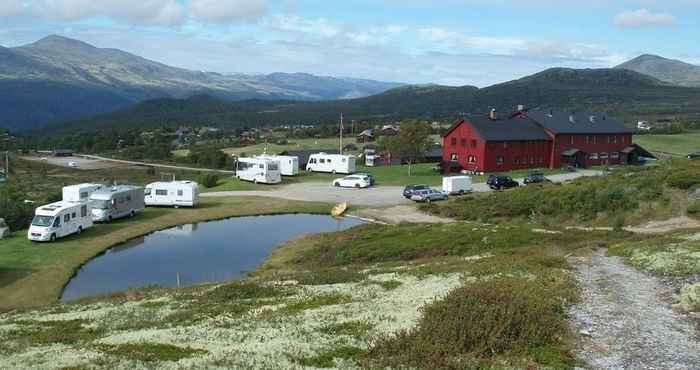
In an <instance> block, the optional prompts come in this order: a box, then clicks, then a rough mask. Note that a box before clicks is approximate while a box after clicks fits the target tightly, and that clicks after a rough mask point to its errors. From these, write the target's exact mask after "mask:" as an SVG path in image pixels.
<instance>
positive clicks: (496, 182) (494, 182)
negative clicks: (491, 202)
mask: <svg viewBox="0 0 700 370" xmlns="http://www.w3.org/2000/svg"><path fill="white" fill-rule="evenodd" d="M486 184H488V186H489V187H490V188H491V189H493V190H501V189H510V188H517V187H518V186H520V184H519V183H518V182H517V181H515V180H513V179H512V178H511V177H510V176H498V175H491V176H489V179H488V181H486Z"/></svg>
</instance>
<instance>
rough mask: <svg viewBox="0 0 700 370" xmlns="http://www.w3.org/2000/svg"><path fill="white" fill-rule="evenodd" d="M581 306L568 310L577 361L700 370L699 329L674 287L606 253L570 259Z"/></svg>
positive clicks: (617, 366)
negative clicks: (676, 301)
mask: <svg viewBox="0 0 700 370" xmlns="http://www.w3.org/2000/svg"><path fill="white" fill-rule="evenodd" d="M571 262H572V264H573V265H574V266H576V277H577V278H578V281H579V282H580V284H581V288H582V292H581V293H582V294H581V302H580V303H579V304H577V305H575V306H573V307H572V308H571V309H570V312H569V314H570V317H571V319H572V321H573V324H574V327H575V328H576V330H578V333H579V343H578V346H577V355H578V357H579V358H580V359H581V360H583V361H585V362H586V363H588V364H589V365H590V366H591V368H593V369H635V370H636V369H640V370H641V369H678V370H680V369H700V342H698V337H697V332H696V329H695V325H694V323H693V322H691V321H690V320H689V319H688V318H687V317H686V316H684V315H682V314H680V313H677V312H675V311H674V310H673V309H672V308H671V302H670V297H671V295H672V294H673V292H672V291H671V289H670V288H668V287H666V286H665V285H663V284H662V283H661V282H660V281H659V280H658V279H657V278H655V277H653V276H650V275H647V274H645V273H642V272H640V271H638V270H635V269H634V268H632V267H629V266H627V265H625V264H624V262H623V260H622V259H621V258H619V257H606V256H605V252H604V251H599V252H597V253H595V254H594V255H592V256H587V257H577V258H572V259H571Z"/></svg>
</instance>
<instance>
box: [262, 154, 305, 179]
mask: <svg viewBox="0 0 700 370" xmlns="http://www.w3.org/2000/svg"><path fill="white" fill-rule="evenodd" d="M256 158H262V159H270V160H273V161H277V162H278V163H279V166H280V174H282V176H296V175H298V174H299V157H296V156H289V155H266V154H263V155H261V156H258V157H256Z"/></svg>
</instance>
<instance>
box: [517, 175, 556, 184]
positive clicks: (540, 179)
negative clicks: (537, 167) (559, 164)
mask: <svg viewBox="0 0 700 370" xmlns="http://www.w3.org/2000/svg"><path fill="white" fill-rule="evenodd" d="M551 182H552V180H550V179H548V178H546V177H545V176H544V174H543V173H542V172H532V173H530V174H529V175H527V176H525V179H524V180H523V183H525V185H530V184H543V183H545V184H546V183H551Z"/></svg>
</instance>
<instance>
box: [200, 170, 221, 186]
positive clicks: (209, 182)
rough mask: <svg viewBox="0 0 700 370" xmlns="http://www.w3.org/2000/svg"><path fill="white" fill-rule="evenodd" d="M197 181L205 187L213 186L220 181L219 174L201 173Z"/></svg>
mask: <svg viewBox="0 0 700 370" xmlns="http://www.w3.org/2000/svg"><path fill="white" fill-rule="evenodd" d="M197 182H198V183H199V184H201V185H202V186H204V187H205V188H213V187H215V186H216V184H218V183H219V175H216V174H213V173H205V174H203V175H199V177H198V178H197Z"/></svg>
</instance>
